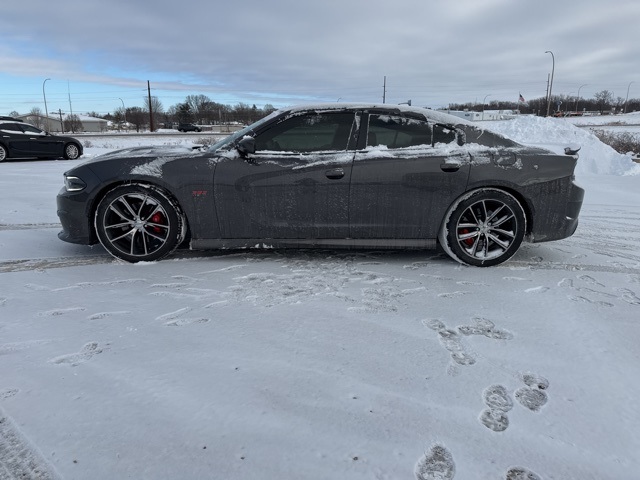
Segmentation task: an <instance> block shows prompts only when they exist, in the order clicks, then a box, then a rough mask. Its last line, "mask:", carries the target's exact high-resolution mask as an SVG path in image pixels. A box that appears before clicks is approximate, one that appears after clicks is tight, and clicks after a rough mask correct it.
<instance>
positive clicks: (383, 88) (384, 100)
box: [382, 75, 387, 103]
mask: <svg viewBox="0 0 640 480" xmlns="http://www.w3.org/2000/svg"><path fill="white" fill-rule="evenodd" d="M386 101H387V76H386V75H385V76H384V83H383V84H382V103H385V102H386Z"/></svg>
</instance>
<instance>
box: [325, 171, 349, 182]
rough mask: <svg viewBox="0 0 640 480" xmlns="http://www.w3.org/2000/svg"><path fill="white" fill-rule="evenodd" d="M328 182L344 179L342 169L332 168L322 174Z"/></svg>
mask: <svg viewBox="0 0 640 480" xmlns="http://www.w3.org/2000/svg"><path fill="white" fill-rule="evenodd" d="M324 174H325V175H326V176H327V178H328V179H330V180H339V179H341V178H342V177H344V170H343V169H342V168H332V169H331V170H327V171H326V172H324Z"/></svg>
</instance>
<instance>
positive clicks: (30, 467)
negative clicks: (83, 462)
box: [0, 407, 61, 480]
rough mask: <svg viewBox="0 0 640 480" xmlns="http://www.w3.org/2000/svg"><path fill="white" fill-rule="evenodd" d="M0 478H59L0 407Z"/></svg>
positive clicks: (52, 479) (48, 479)
mask: <svg viewBox="0 0 640 480" xmlns="http://www.w3.org/2000/svg"><path fill="white" fill-rule="evenodd" d="M0 478H1V479H2V480H5V479H6V480H13V479H15V480H18V479H29V480H54V479H59V478H61V477H60V476H59V475H58V473H57V472H56V471H55V469H54V468H53V466H51V465H50V464H49V463H48V462H47V461H46V460H45V458H44V456H43V455H42V454H41V453H40V451H38V449H37V448H36V447H35V446H34V445H32V444H31V442H30V441H29V440H28V439H27V438H26V437H25V436H24V435H23V433H22V432H21V431H20V429H19V428H18V427H17V426H16V425H15V423H14V422H13V421H12V420H11V419H10V418H9V416H8V415H7V414H6V413H5V412H4V411H3V410H2V408H1V407H0Z"/></svg>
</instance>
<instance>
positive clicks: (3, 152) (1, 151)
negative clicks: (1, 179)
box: [0, 145, 7, 162]
mask: <svg viewBox="0 0 640 480" xmlns="http://www.w3.org/2000/svg"><path fill="white" fill-rule="evenodd" d="M6 158H7V149H6V148H4V147H3V146H2V145H0V162H2V161H3V160H6Z"/></svg>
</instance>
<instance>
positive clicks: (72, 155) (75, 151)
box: [64, 143, 80, 160]
mask: <svg viewBox="0 0 640 480" xmlns="http://www.w3.org/2000/svg"><path fill="white" fill-rule="evenodd" d="M79 156H80V147H79V146H78V145H76V144H75V143H67V144H66V145H65V146H64V158H66V159H67V160H75V159H76V158H78V157H79Z"/></svg>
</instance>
